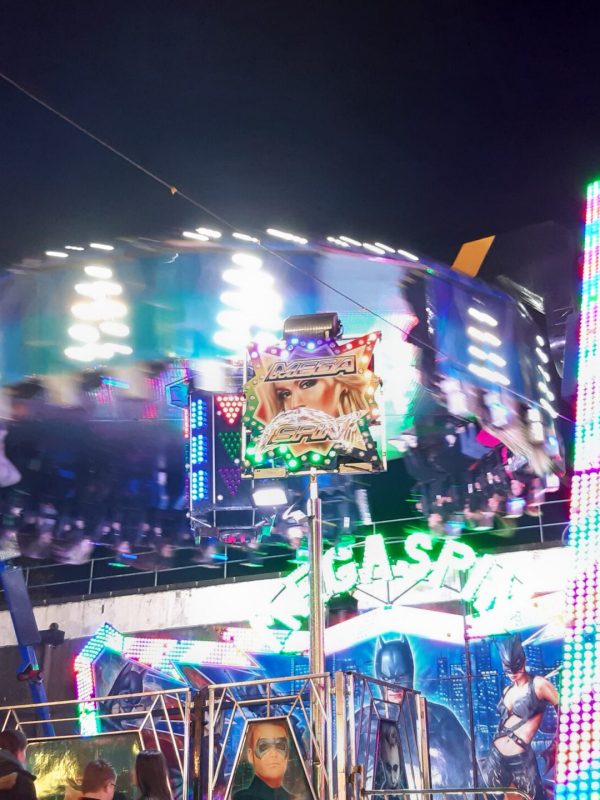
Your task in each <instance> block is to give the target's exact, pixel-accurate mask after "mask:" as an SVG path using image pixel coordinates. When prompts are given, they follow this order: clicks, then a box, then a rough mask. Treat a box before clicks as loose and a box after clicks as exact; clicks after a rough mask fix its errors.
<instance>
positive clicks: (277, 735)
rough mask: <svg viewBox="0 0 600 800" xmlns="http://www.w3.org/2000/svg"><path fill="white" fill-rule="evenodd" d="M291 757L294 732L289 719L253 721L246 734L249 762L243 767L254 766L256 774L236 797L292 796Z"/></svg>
mask: <svg viewBox="0 0 600 800" xmlns="http://www.w3.org/2000/svg"><path fill="white" fill-rule="evenodd" d="M289 759H290V735H289V731H288V727H287V725H286V724H285V722H283V721H282V720H277V719H274V720H264V721H260V722H251V723H250V724H249V725H248V732H247V736H246V760H247V763H246V764H243V765H242V764H240V767H242V769H244V770H247V769H248V767H251V768H252V770H251V771H252V772H253V773H254V777H253V778H252V780H251V781H250V783H249V784H247V785H246V786H245V787H244V788H242V787H240V788H239V789H238V790H237V791H236V790H235V789H234V793H233V799H234V800H291V797H292V793H291V792H289V791H288V790H287V789H286V788H285V786H284V783H285V777H286V771H287V768H288V763H289ZM237 777H238V776H237V775H236V778H237ZM236 782H237V781H236ZM238 785H239V783H238Z"/></svg>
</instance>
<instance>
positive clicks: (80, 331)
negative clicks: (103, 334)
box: [68, 322, 100, 344]
mask: <svg viewBox="0 0 600 800" xmlns="http://www.w3.org/2000/svg"><path fill="white" fill-rule="evenodd" d="M68 334H69V336H70V337H71V339H76V340H77V341H78V342H85V343H86V344H91V343H94V342H97V341H98V339H99V338H100V333H99V331H98V328H96V326H95V325H86V324H85V323H84V322H79V323H76V324H75V325H71V327H70V328H69V330H68Z"/></svg>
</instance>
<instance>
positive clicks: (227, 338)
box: [213, 328, 250, 351]
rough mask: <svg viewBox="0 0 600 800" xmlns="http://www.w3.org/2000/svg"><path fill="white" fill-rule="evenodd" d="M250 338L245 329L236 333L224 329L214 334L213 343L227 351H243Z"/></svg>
mask: <svg viewBox="0 0 600 800" xmlns="http://www.w3.org/2000/svg"><path fill="white" fill-rule="evenodd" d="M249 338H250V337H249V336H248V334H247V331H246V330H245V329H241V330H237V331H234V330H230V329H223V328H222V329H221V330H218V331H216V332H215V333H214V335H213V342H214V343H215V344H218V345H219V347H223V348H224V349H225V350H239V351H243V350H244V348H245V347H246V345H247V344H248V339H249Z"/></svg>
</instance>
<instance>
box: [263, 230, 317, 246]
mask: <svg viewBox="0 0 600 800" xmlns="http://www.w3.org/2000/svg"><path fill="white" fill-rule="evenodd" d="M267 233H268V234H269V236H274V237H275V238H276V239H283V240H284V241H285V242H292V244H308V239H305V238H304V236H297V235H296V234H295V233H289V232H288V231H280V230H278V229H277V228H267Z"/></svg>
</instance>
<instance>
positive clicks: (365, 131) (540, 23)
mask: <svg viewBox="0 0 600 800" xmlns="http://www.w3.org/2000/svg"><path fill="white" fill-rule="evenodd" d="M599 16H600V12H599V11H598V3H593V2H590V3H579V4H577V3H562V2H554V3H553V4H549V3H538V2H520V3H506V2H503V3H495V2H487V1H486V0H477V1H476V2H452V1H451V0H446V2H437V3H436V2H427V1H426V0H420V1H419V2H410V3H409V2H407V1H406V0H395V2H378V0H363V2H360V3H355V2H351V1H350V0H348V1H347V2H342V0H320V2H314V1H313V0H302V1H301V2H300V1H297V0H254V2H251V0H243V1H242V0H210V2H209V1H208V0H195V1H194V0H161V2H158V1H157V0H145V2H138V0H55V2H49V1H48V0H43V1H42V2H31V1H30V0H4V1H3V2H2V4H1V24H0V70H1V71H3V72H5V73H7V74H8V75H10V77H12V78H13V79H15V80H16V81H18V82H20V83H22V84H24V85H25V86H26V87H27V88H28V89H29V90H30V91H32V92H34V93H36V94H39V95H40V96H41V97H42V98H43V99H44V100H46V101H47V102H48V103H50V104H52V105H55V106H56V107H57V108H58V109H60V110H61V111H63V112H64V113H65V114H67V115H69V116H71V117H73V118H74V119H75V120H77V121H78V122H79V123H80V124H82V125H83V126H85V127H87V128H89V129H90V130H92V131H93V132H94V133H95V134H96V135H97V136H99V137H101V138H104V139H106V140H107V141H109V142H111V143H112V144H113V145H114V146H116V147H117V148H119V149H122V150H123V151H124V152H126V153H127V154H128V155H129V156H130V157H132V158H134V159H135V160H137V161H140V162H141V163H143V164H144V165H145V166H147V167H148V168H149V169H151V170H153V171H154V172H156V173H158V174H159V175H161V176H162V177H164V178H165V180H167V181H168V182H169V183H173V184H175V185H176V186H178V187H179V188H180V189H181V190H183V191H185V192H187V193H188V194H190V195H192V196H193V197H194V198H196V199H197V200H198V201H199V202H201V203H203V204H204V205H207V206H208V207H210V208H211V209H213V210H214V211H216V212H217V213H218V214H220V215H222V216H223V217H225V218H227V219H228V220H230V221H231V222H232V223H233V224H234V225H237V226H239V227H240V228H241V229H247V228H249V227H250V228H251V227H257V228H259V229H260V228H265V227H267V226H269V225H270V226H277V227H283V228H287V229H291V230H293V231H295V232H297V233H303V234H309V235H310V234H313V235H321V234H324V235H327V234H339V233H346V234H348V235H350V236H356V237H357V238H360V239H366V240H374V239H379V240H382V241H389V242H390V243H391V244H396V246H399V247H402V246H403V247H405V248H408V249H410V248H417V249H419V250H421V251H422V252H425V253H428V254H430V255H433V256H435V257H437V258H441V259H444V260H449V261H451V260H452V259H453V258H454V255H455V254H456V251H457V249H458V247H459V245H460V243H461V242H463V241H466V240H469V239H473V238H477V237H480V236H484V235H488V234H491V233H500V232H503V231H508V230H511V229H514V228H519V227H522V226H524V225H529V224H533V223H537V222H542V221H545V220H555V221H557V222H561V223H564V224H567V225H569V226H576V225H577V224H578V221H579V217H580V212H581V192H582V189H583V186H584V184H585V182H586V181H587V180H588V179H589V178H592V177H595V176H596V174H597V173H598V172H600V97H599V95H600V83H599V82H598V52H597V39H598V21H599ZM0 109H1V112H0V174H1V180H0V193H1V195H0V203H1V208H2V214H1V216H0V266H7V265H8V264H9V263H11V262H12V261H14V260H17V259H20V258H22V257H35V256H39V255H40V254H41V253H42V251H43V250H44V249H45V248H47V247H55V248H56V247H61V246H63V245H64V244H67V243H77V242H78V241H79V240H80V241H82V242H84V243H86V242H89V241H90V240H93V239H96V240H98V239H99V240H102V239H106V238H108V237H112V236H118V235H154V236H163V235H168V234H170V233H173V232H176V231H180V230H182V229H183V228H186V227H190V226H192V225H193V226H197V225H200V224H203V223H208V222H210V219H209V218H208V217H206V216H205V215H203V214H202V213H200V212H198V211H197V210H195V209H194V208H192V207H191V206H190V205H189V204H188V203H186V202H185V201H184V200H183V199H181V198H177V197H171V195H170V194H169V192H168V191H167V190H166V189H165V188H164V187H162V186H159V185H158V184H156V183H155V182H153V181H152V180H150V179H149V178H147V177H146V176H145V175H143V174H141V173H140V172H138V171H136V170H135V169H133V168H132V167H130V166H129V165H128V164H126V163H124V162H123V161H121V160H119V159H118V158H116V157H115V156H114V155H112V154H110V153H108V152H107V151H105V150H103V149H102V148H100V147H99V146H98V145H97V144H95V143H93V142H91V141H90V140H88V139H86V138H85V137H84V136H83V135H82V134H80V133H79V132H77V131H76V130H74V129H72V128H71V127H69V126H68V125H66V124H65V123H64V122H62V121H61V120H59V119H57V118H56V117H53V116H52V115H51V114H50V113H48V112H47V111H46V110H44V109H42V108H40V107H39V106H37V105H36V104H34V103H33V102H32V101H31V100H29V99H28V98H26V97H24V96H23V95H21V94H19V93H18V92H17V91H16V90H15V89H14V88H12V87H11V86H9V85H8V84H6V83H5V82H4V81H0Z"/></svg>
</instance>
